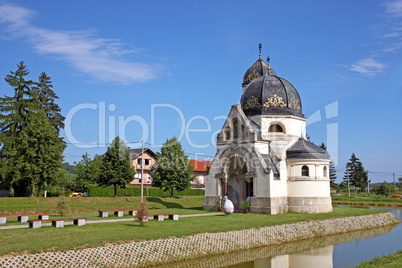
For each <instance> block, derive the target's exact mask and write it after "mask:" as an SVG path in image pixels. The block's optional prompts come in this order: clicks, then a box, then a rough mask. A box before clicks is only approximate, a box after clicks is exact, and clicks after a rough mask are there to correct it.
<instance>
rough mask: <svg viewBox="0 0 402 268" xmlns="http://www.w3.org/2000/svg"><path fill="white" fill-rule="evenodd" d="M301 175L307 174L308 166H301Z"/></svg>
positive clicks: (306, 175)
mask: <svg viewBox="0 0 402 268" xmlns="http://www.w3.org/2000/svg"><path fill="white" fill-rule="evenodd" d="M302 176H305V177H308V176H309V171H308V166H302Z"/></svg>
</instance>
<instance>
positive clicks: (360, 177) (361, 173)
mask: <svg viewBox="0 0 402 268" xmlns="http://www.w3.org/2000/svg"><path fill="white" fill-rule="evenodd" d="M343 181H344V182H346V183H347V182H348V181H349V184H350V185H352V186H353V187H354V191H355V194H356V193H357V188H358V187H359V188H360V189H361V191H362V192H363V191H364V189H365V188H366V186H367V182H368V172H367V171H366V170H365V169H364V167H363V164H362V162H361V161H360V160H359V158H357V157H356V156H355V154H354V153H353V154H352V156H351V157H350V159H349V162H348V163H346V171H345V175H344V177H343Z"/></svg>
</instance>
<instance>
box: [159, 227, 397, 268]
mask: <svg viewBox="0 0 402 268" xmlns="http://www.w3.org/2000/svg"><path fill="white" fill-rule="evenodd" d="M394 227H395V226H388V227H384V228H376V229H370V230H364V231H356V232H351V233H346V234H340V235H333V236H325V237H321V238H316V239H309V240H303V241H298V242H292V243H285V244H280V245H272V246H267V247H262V248H257V249H251V250H243V251H239V252H235V253H229V254H223V255H218V256H213V257H207V258H201V259H195V260H188V261H183V262H176V263H172V264H164V265H163V267H183V268H184V267H205V268H207V267H211V268H212V267H233V268H234V267H242V268H245V267H254V268H260V267H333V252H334V245H337V244H340V243H345V242H349V241H354V240H359V239H364V238H369V237H374V236H379V235H383V234H386V233H388V232H390V231H391V230H392V229H393V228H394Z"/></svg>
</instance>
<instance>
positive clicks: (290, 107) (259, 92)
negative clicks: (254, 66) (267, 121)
mask: <svg viewBox="0 0 402 268" xmlns="http://www.w3.org/2000/svg"><path fill="white" fill-rule="evenodd" d="M257 62H258V61H257ZM249 70H250V69H249ZM241 106H242V108H243V111H244V113H245V114H246V116H252V115H282V114H285V115H295V116H299V117H304V115H303V114H302V105H301V100H300V96H299V93H298V92H297V90H296V89H295V87H294V86H293V85H292V84H291V83H289V82H288V81H287V80H285V79H283V78H281V77H278V76H276V74H270V73H269V72H268V73H267V74H265V75H264V76H260V77H258V78H255V79H254V80H252V81H251V82H250V83H249V84H248V86H247V87H246V88H245V90H244V93H243V96H242V100H241Z"/></svg>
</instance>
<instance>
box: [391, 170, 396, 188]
mask: <svg viewBox="0 0 402 268" xmlns="http://www.w3.org/2000/svg"><path fill="white" fill-rule="evenodd" d="M392 177H393V178H394V191H395V189H396V186H395V173H392Z"/></svg>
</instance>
